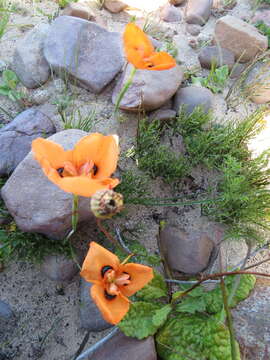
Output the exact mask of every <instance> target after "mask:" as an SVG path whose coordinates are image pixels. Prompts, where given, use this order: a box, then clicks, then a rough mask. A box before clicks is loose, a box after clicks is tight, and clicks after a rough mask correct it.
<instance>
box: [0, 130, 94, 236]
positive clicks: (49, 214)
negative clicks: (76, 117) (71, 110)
mask: <svg viewBox="0 0 270 360" xmlns="http://www.w3.org/2000/svg"><path fill="white" fill-rule="evenodd" d="M85 135H86V133H85V132H84V131H82V130H75V129H71V130H64V131H61V132H59V133H57V134H55V135H53V136H51V137H50V138H49V139H50V140H52V141H54V142H56V143H58V144H60V145H62V146H63V147H64V148H65V149H66V150H69V149H72V148H73V147H74V145H75V144H76V143H77V142H78V140H79V139H80V138H81V137H83V136H85ZM1 195H2V198H3V200H4V202H5V204H6V207H7V209H8V211H9V212H10V214H11V215H12V216H13V217H14V220H15V222H16V224H17V225H18V227H19V228H20V229H21V230H22V231H26V232H27V231H28V232H36V233H41V234H44V235H46V236H48V237H51V238H54V239H62V238H63V237H64V236H65V235H67V233H68V231H69V230H70V229H71V216H72V194H70V193H66V192H65V191H63V190H61V189H60V188H58V187H57V186H56V185H54V184H53V183H52V182H51V181H49V180H48V178H47V177H46V176H45V175H44V173H43V171H42V169H41V167H40V165H39V163H38V162H37V161H36V160H35V159H34V158H33V155H32V153H31V152H30V153H29V154H28V155H27V156H26V158H25V159H24V160H23V161H22V162H21V163H20V164H19V165H18V167H17V168H16V170H15V171H14V172H13V173H12V175H11V176H10V178H9V179H8V181H7V182H6V184H5V185H4V187H3V188H2V192H1ZM92 218H93V215H91V213H90V210H89V198H84V197H80V198H79V221H86V220H90V219H92Z"/></svg>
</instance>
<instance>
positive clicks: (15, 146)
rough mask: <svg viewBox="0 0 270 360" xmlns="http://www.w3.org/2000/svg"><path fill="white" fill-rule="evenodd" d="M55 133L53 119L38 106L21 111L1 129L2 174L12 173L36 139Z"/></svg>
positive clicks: (0, 159)
mask: <svg viewBox="0 0 270 360" xmlns="http://www.w3.org/2000/svg"><path fill="white" fill-rule="evenodd" d="M54 133H55V127H54V124H53V123H52V121H51V119H50V118H49V117H48V116H46V114H44V113H43V112H41V111H39V109H38V108H31V109H28V110H25V111H23V112H22V113H20V114H19V115H18V116H17V117H16V118H15V119H14V120H13V121H11V122H10V123H8V124H7V125H6V126H4V127H2V128H1V129H0V153H1V157H0V175H8V174H10V173H11V172H12V171H13V170H14V169H15V168H16V166H17V165H18V164H19V163H20V162H21V161H22V160H23V159H24V158H25V156H26V155H27V154H28V153H29V151H30V150H31V144H32V141H33V140H34V139H36V138H37V137H40V136H46V137H48V136H50V135H52V134H54Z"/></svg>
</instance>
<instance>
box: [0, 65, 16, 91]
mask: <svg viewBox="0 0 270 360" xmlns="http://www.w3.org/2000/svg"><path fill="white" fill-rule="evenodd" d="M3 80H4V83H5V85H6V86H8V87H9V88H10V89H15V88H16V86H17V84H18V82H19V79H18V77H17V75H16V74H15V72H14V71H11V70H4V71H3Z"/></svg>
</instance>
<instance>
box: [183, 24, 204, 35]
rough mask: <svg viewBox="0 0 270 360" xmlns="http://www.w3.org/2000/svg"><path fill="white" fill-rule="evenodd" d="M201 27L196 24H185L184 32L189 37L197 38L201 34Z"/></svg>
mask: <svg viewBox="0 0 270 360" xmlns="http://www.w3.org/2000/svg"><path fill="white" fill-rule="evenodd" d="M201 29H202V28H201V26H200V25H196V24H187V25H186V30H187V32H188V33H189V34H190V35H193V36H197V35H199V33H200V32H201Z"/></svg>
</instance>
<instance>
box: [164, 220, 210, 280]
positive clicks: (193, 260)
mask: <svg viewBox="0 0 270 360" xmlns="http://www.w3.org/2000/svg"><path fill="white" fill-rule="evenodd" d="M160 243H161V248H162V251H163V254H164V256H165V258H166V261H167V262H168V265H169V266H170V268H171V269H172V270H173V271H176V272H181V273H184V274H197V273H200V272H202V271H204V270H206V269H207V266H208V264H209V262H210V258H211V255H212V253H213V252H214V249H215V242H214V241H213V240H212V239H211V238H210V237H209V236H208V235H207V234H206V233H201V232H199V231H198V232H192V233H187V232H186V231H184V230H182V229H179V228H178V227H176V226H172V225H167V226H165V228H164V229H162V230H161V231H160Z"/></svg>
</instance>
